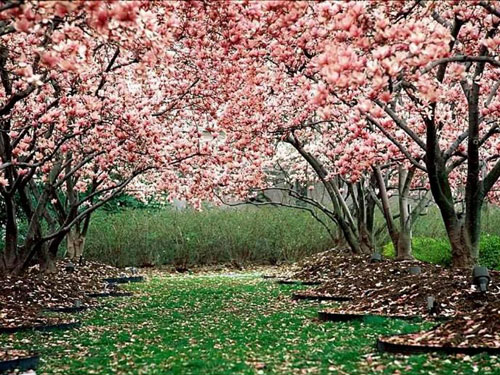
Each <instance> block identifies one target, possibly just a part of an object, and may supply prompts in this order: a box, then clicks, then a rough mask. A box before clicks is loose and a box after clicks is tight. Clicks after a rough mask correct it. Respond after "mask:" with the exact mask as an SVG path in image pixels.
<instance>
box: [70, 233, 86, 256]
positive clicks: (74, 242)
mask: <svg viewBox="0 0 500 375" xmlns="http://www.w3.org/2000/svg"><path fill="white" fill-rule="evenodd" d="M66 244H67V248H68V258H69V259H70V260H72V261H78V260H80V257H81V256H82V255H83V249H84V246H85V236H84V235H82V234H80V233H79V232H78V230H76V228H74V229H72V230H70V231H69V233H68V234H67V236H66Z"/></svg>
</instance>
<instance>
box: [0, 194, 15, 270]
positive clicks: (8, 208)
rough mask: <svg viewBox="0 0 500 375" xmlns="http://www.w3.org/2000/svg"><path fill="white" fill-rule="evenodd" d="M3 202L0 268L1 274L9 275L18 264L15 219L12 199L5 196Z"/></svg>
mask: <svg viewBox="0 0 500 375" xmlns="http://www.w3.org/2000/svg"><path fill="white" fill-rule="evenodd" d="M4 200H5V213H6V225H5V248H4V251H3V254H2V263H1V267H2V272H3V273H10V272H12V270H13V269H14V268H15V267H16V266H17V262H19V257H18V251H17V239H18V231H17V221H16V219H17V217H16V207H15V205H14V201H13V197H12V196H7V197H4Z"/></svg>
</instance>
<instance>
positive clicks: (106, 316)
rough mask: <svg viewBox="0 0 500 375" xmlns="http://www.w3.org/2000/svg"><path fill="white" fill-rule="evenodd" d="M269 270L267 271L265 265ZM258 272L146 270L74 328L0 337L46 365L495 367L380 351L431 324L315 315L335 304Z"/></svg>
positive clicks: (151, 369) (97, 368)
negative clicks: (387, 340) (297, 296)
mask: <svg viewBox="0 0 500 375" xmlns="http://www.w3.org/2000/svg"><path fill="white" fill-rule="evenodd" d="M262 272H269V271H261V272H260V273H262ZM260 273H257V272H250V273H248V272H247V273H241V272H238V273H235V272H231V273H228V272H227V271H224V272H223V273H221V272H219V273H213V272H212V273H207V274H197V275H191V276H186V275H181V276H179V275H172V274H164V273H154V274H152V275H151V276H150V277H149V278H148V281H147V282H146V283H143V284H133V285H129V286H128V287H127V289H129V290H131V291H133V292H134V293H135V296H134V297H131V298H119V299H115V300H107V301H106V302H103V304H102V305H101V307H99V308H96V309H93V310H89V311H87V312H85V313H82V314H79V315H78V318H79V319H81V321H82V326H81V328H79V329H76V330H72V331H64V332H51V333H19V334H15V335H10V336H9V335H2V336H0V345H2V347H12V348H18V349H22V348H24V349H26V348H28V349H36V350H37V351H38V352H39V353H40V354H41V357H42V360H41V367H40V369H39V371H38V373H43V374H72V375H78V374H102V373H115V374H148V375H149V374H151V375H153V374H164V373H166V372H168V373H172V374H326V373H333V374H336V373H337V374H407V373H411V374H429V373H432V374H437V375H441V374H455V373H475V372H478V371H480V373H481V374H486V375H490V374H498V372H499V371H500V359H499V358H498V357H494V356H488V355H477V356H473V357H470V356H463V355H457V356H451V357H444V356H440V355H411V356H402V357H401V356H397V357H394V356H393V355H388V354H379V353H377V351H376V349H375V341H376V338H377V337H378V336H380V335H388V334H396V333H412V332H416V331H418V330H419V329H423V328H428V327H429V324H428V323H418V322H416V323H412V322H407V321H401V320H390V319H369V320H365V321H358V322H343V323H333V322H327V323H323V322H319V321H318V320H317V319H316V317H317V311H318V310H319V309H321V308H324V307H326V306H333V304H332V303H329V304H322V305H321V306H320V305H318V303H316V302H292V301H291V299H290V296H291V293H292V292H294V291H298V290H299V289H301V287H297V286H287V285H277V284H275V283H273V282H271V281H269V280H263V279H262V278H261V277H260Z"/></svg>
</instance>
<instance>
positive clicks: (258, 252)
mask: <svg viewBox="0 0 500 375" xmlns="http://www.w3.org/2000/svg"><path fill="white" fill-rule="evenodd" d="M331 247H332V239H331V238H330V236H329V234H328V232H327V231H326V230H325V228H324V227H323V226H321V225H320V224H319V223H318V222H317V221H316V220H315V219H314V218H313V217H312V216H311V215H310V214H309V213H308V212H305V211H300V210H296V209H287V208H278V207H259V208H254V207H245V208H241V209H223V208H209V209H206V210H204V211H202V212H198V211H194V210H189V209H187V210H182V211H176V210H175V209H173V208H172V209H157V210H149V209H140V208H133V209H132V208H127V209H125V210H122V211H119V212H106V211H102V212H98V213H96V214H95V216H94V217H93V218H92V222H91V227H90V230H89V234H88V238H87V242H86V249H85V254H86V257H87V258H89V259H94V260H99V261H103V262H106V263H109V264H112V265H116V266H142V265H149V264H155V265H159V264H174V265H177V266H181V267H187V266H191V265H193V264H197V265H204V264H223V263H235V264H239V265H241V264H244V263H250V262H252V263H263V264H264V263H270V264H275V263H277V262H283V261H296V260H299V259H301V258H303V257H305V256H308V255H311V254H313V253H316V252H319V251H324V250H326V249H328V248H331Z"/></svg>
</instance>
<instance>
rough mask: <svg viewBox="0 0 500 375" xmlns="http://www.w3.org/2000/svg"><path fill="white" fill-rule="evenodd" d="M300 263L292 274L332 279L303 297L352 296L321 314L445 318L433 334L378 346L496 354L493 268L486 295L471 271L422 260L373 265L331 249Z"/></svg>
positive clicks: (497, 283)
mask: <svg viewBox="0 0 500 375" xmlns="http://www.w3.org/2000/svg"><path fill="white" fill-rule="evenodd" d="M413 266H419V267H420V269H421V273H420V274H417V275H413V274H411V272H410V267H413ZM301 267H302V268H301V269H295V272H294V273H292V274H291V275H290V277H291V278H297V279H307V280H309V279H312V280H325V279H326V280H328V281H326V282H324V283H323V284H322V285H321V286H320V287H318V288H315V289H313V290H309V291H303V292H300V293H303V296H304V297H303V298H307V297H306V296H307V295H309V296H311V298H313V296H321V295H324V296H343V297H350V298H352V301H349V302H345V303H343V304H342V306H341V307H339V308H334V309H328V310H326V311H325V312H323V313H320V318H325V319H326V318H329V319H334V320H350V319H354V318H361V317H365V316H383V317H396V318H408V319H410V318H414V317H422V318H424V319H431V320H438V321H445V322H444V323H442V324H441V325H439V326H438V327H437V328H435V329H433V330H431V331H428V332H423V333H417V334H412V335H402V336H393V337H390V338H387V337H385V338H380V340H379V348H381V349H383V350H387V351H390V350H393V351H397V350H399V351H400V352H404V350H411V351H414V352H417V351H419V350H420V351H443V352H450V353H451V352H457V353H458V352H464V353H465V352H467V350H469V349H471V348H473V349H474V350H475V351H476V352H477V351H488V352H490V353H493V352H495V350H497V348H500V315H499V311H500V272H498V271H491V270H490V276H491V282H490V284H489V288H488V291H487V292H486V293H481V292H480V291H479V290H478V288H477V287H476V286H475V285H472V284H473V283H472V276H471V273H472V272H471V270H470V269H453V270H451V269H447V268H445V267H441V266H438V265H434V264H428V263H423V262H418V261H399V262H396V261H393V260H387V259H384V260H383V261H382V262H378V263H371V262H370V256H368V255H365V256H352V255H347V254H345V252H343V251H328V252H325V253H321V254H319V255H318V256H317V257H312V258H310V259H308V260H306V261H305V262H303V263H302V265H301ZM428 297H433V299H434V300H435V304H432V305H429V303H428ZM321 314H322V315H321ZM497 332H498V333H497ZM441 347H446V349H440V348H441ZM449 348H454V349H449ZM474 350H472V351H474Z"/></svg>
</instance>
